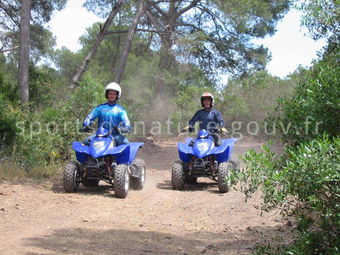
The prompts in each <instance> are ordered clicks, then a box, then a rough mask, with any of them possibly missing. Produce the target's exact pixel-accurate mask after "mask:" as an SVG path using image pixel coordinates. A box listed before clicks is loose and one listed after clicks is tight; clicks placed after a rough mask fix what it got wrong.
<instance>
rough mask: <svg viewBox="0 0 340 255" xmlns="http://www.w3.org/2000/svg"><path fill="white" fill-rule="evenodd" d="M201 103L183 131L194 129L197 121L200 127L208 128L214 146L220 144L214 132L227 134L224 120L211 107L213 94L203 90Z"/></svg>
mask: <svg viewBox="0 0 340 255" xmlns="http://www.w3.org/2000/svg"><path fill="white" fill-rule="evenodd" d="M201 105H202V107H203V109H201V110H198V111H197V112H196V113H195V115H194V116H193V117H192V118H191V120H190V121H189V126H187V127H185V128H184V129H183V131H189V132H193V131H194V125H195V123H196V122H197V121H199V125H200V129H205V130H208V131H209V133H210V135H211V136H212V137H213V138H214V142H215V145H216V146H219V145H221V142H220V137H219V135H217V134H216V131H217V130H219V131H220V132H221V133H222V134H227V133H228V131H227V129H226V128H225V122H224V120H223V117H222V114H221V113H220V112H219V111H217V110H216V109H214V108H213V105H214V96H213V95H212V94H211V93H209V92H205V93H203V95H202V96H201Z"/></svg>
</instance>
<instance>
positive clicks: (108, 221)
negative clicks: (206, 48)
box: [0, 141, 292, 255]
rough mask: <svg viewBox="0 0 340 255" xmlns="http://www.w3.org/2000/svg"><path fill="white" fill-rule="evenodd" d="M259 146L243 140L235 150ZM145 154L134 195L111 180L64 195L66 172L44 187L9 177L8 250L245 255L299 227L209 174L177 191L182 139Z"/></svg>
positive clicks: (4, 197)
mask: <svg viewBox="0 0 340 255" xmlns="http://www.w3.org/2000/svg"><path fill="white" fill-rule="evenodd" d="M259 146H260V144H259V143H255V142H240V143H239V144H237V145H236V147H235V149H234V155H241V154H243V153H245V152H246V151H247V150H248V149H249V148H255V149H259ZM139 157H141V158H144V159H145V161H146V164H147V181H146V186H145V188H144V189H143V190H142V191H134V190H130V191H129V194H128V197H127V198H126V199H118V198H116V197H115V196H114V194H113V190H112V187H111V186H109V185H108V184H106V183H103V182H101V183H100V186H99V187H98V188H85V187H82V186H81V187H80V191H79V192H78V193H73V194H67V193H64V192H63V189H62V186H61V175H60V176H58V177H57V178H55V180H54V181H49V182H44V183H40V184H36V183H23V182H21V183H15V182H8V181H6V182H1V183H0V254H6V255H7V254H25V255H33V254H237V255H242V254H250V253H251V251H252V249H253V247H254V246H255V244H256V243H257V242H261V241H264V240H267V241H269V242H275V240H278V239H279V238H280V237H279V236H287V235H289V233H290V232H291V229H292V227H290V226H287V224H286V221H284V220H283V219H282V218H281V217H280V215H279V214H277V213H276V214H275V213H264V214H263V215H262V216H261V215H260V211H258V210H256V209H255V208H254V205H258V204H259V203H260V201H261V199H260V196H259V195H257V196H255V197H254V198H252V199H251V200H248V202H247V203H245V200H244V199H245V197H244V195H243V194H242V193H241V192H239V191H236V190H234V189H231V190H230V191H229V192H228V193H225V194H220V193H218V188H217V185H216V183H214V182H213V181H210V180H209V179H207V178H201V179H199V180H198V181H199V183H198V184H196V185H187V186H186V189H185V190H184V191H174V190H172V188H171V184H170V168H171V164H172V162H174V161H175V160H176V159H177V150H176V143H175V142H174V141H172V142H162V143H161V144H158V145H154V146H146V147H145V148H143V149H142V151H141V152H140V155H139Z"/></svg>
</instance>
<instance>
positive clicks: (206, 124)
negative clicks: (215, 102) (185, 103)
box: [189, 109, 225, 132]
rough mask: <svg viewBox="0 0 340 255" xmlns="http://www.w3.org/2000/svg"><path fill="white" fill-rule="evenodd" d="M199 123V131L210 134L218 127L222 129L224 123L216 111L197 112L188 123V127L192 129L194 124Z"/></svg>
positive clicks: (202, 110) (203, 110)
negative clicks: (206, 131)
mask: <svg viewBox="0 0 340 255" xmlns="http://www.w3.org/2000/svg"><path fill="white" fill-rule="evenodd" d="M197 121H198V122H199V125H200V129H206V130H208V131H210V132H214V131H215V130H214V129H216V128H218V127H224V126H225V123H224V120H223V117H222V114H221V113H220V112H219V111H217V110H216V109H211V110H210V111H209V110H205V109H201V110H198V111H197V112H196V113H195V115H194V117H192V119H191V120H190V121H189V126H190V127H193V126H194V125H195V123H196V122H197Z"/></svg>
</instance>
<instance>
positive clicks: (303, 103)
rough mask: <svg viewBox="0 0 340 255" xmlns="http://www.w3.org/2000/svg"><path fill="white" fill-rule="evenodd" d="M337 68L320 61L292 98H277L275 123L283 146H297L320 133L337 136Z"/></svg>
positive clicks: (339, 129)
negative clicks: (296, 144) (285, 143)
mask: <svg viewBox="0 0 340 255" xmlns="http://www.w3.org/2000/svg"><path fill="white" fill-rule="evenodd" d="M339 73H340V66H339V65H334V63H333V62H326V61H321V62H319V63H318V64H316V65H315V66H314V68H313V69H312V70H311V71H310V72H309V73H308V74H307V77H306V79H305V80H304V81H302V82H300V83H299V84H298V86H297V88H296V91H295V94H294V96H293V97H292V98H280V100H279V101H278V105H277V107H276V113H275V114H272V115H271V116H270V117H269V118H268V120H267V121H269V122H274V123H275V125H276V129H277V130H278V131H279V132H280V133H281V135H282V137H283V139H284V141H285V142H290V143H299V142H302V141H308V140H310V139H313V138H317V137H320V136H321V135H322V134H323V133H327V134H329V135H330V136H336V135H338V134H339V133H340V126H339V123H340V114H339V113H340V90H339V84H340V75H339Z"/></svg>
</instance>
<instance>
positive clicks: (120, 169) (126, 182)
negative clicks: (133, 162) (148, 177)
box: [113, 164, 130, 198]
mask: <svg viewBox="0 0 340 255" xmlns="http://www.w3.org/2000/svg"><path fill="white" fill-rule="evenodd" d="M129 188H130V173H129V169H128V166H127V165H126V164H119V165H118V166H117V167H116V169H115V173H114V184H113V189H114V192H115V195H116V197H118V198H126V196H127V194H128V192H129Z"/></svg>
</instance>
